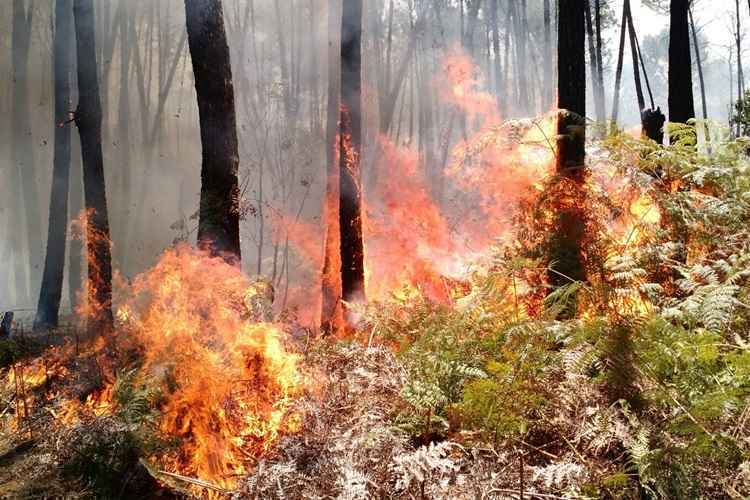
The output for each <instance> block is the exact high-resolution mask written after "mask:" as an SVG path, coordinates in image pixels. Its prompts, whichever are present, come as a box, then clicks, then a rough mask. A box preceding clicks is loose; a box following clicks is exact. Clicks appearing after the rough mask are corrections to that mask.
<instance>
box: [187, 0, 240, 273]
mask: <svg viewBox="0 0 750 500" xmlns="http://www.w3.org/2000/svg"><path fill="white" fill-rule="evenodd" d="M185 14H186V19H187V33H188V44H189V46H190V55H191V57H192V60H193V72H194V74H195V91H196V94H197V96H198V112H199V116H200V127H201V144H202V145H203V164H202V167H201V200H200V219H199V221H198V244H199V246H201V247H202V248H206V249H210V251H211V252H212V253H213V254H215V255H221V256H222V257H224V258H225V259H226V260H228V261H230V262H235V263H239V260H240V255H241V253H240V213H239V183H238V179H237V171H238V169H239V153H238V144H237V118H236V114H235V107H234V86H233V84H232V67H231V63H230V60H229V47H228V45H227V37H226V32H225V30H224V14H223V10H222V6H221V1H220V0H185Z"/></svg>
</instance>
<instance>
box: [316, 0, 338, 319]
mask: <svg viewBox="0 0 750 500" xmlns="http://www.w3.org/2000/svg"><path fill="white" fill-rule="evenodd" d="M327 8H328V33H329V35H328V36H329V38H328V105H327V109H326V170H325V172H326V198H325V221H326V239H325V250H324V257H323V259H324V260H323V272H322V280H321V286H322V303H321V314H320V323H321V330H322V331H323V332H325V333H332V332H334V331H336V330H338V328H339V327H340V326H341V325H342V323H343V321H342V316H341V258H340V238H341V231H340V229H339V184H340V176H339V165H338V164H337V158H338V149H339V148H340V143H339V142H338V141H337V138H338V127H339V115H340V102H339V101H340V95H341V68H340V64H339V63H340V58H341V40H340V35H341V30H340V27H341V2H338V1H331V2H329V3H328V7H327Z"/></svg>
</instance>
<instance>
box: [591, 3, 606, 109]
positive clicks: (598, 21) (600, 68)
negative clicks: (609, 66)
mask: <svg viewBox="0 0 750 500" xmlns="http://www.w3.org/2000/svg"><path fill="white" fill-rule="evenodd" d="M594 18H595V21H594V24H595V26H596V70H597V71H596V79H597V88H598V89H599V97H598V99H599V100H600V101H601V103H602V116H603V117H604V120H606V119H607V100H606V98H605V94H604V62H603V57H602V46H603V44H602V12H601V5H600V0H595V2H594Z"/></svg>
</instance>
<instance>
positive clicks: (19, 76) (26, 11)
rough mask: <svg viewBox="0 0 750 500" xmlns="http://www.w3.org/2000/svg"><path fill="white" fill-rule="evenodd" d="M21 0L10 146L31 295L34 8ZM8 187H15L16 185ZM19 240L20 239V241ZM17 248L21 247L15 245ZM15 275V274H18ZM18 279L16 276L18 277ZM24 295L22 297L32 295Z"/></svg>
mask: <svg viewBox="0 0 750 500" xmlns="http://www.w3.org/2000/svg"><path fill="white" fill-rule="evenodd" d="M25 4H26V2H24V0H13V6H12V8H13V29H12V31H13V32H12V35H11V45H12V47H11V48H12V54H13V57H12V63H13V102H12V119H13V127H12V128H13V146H12V155H13V163H14V165H15V166H14V168H16V169H17V173H18V177H19V178H20V181H21V185H20V187H21V189H22V194H21V195H19V196H18V198H17V199H18V200H19V201H20V203H19V209H20V208H21V207H23V209H22V210H23V213H24V214H25V218H26V227H25V228H24V231H25V232H26V235H27V243H28V263H29V274H28V276H29V281H30V288H29V290H30V292H31V297H33V296H34V295H36V293H37V286H38V284H39V278H40V275H41V272H42V236H41V229H40V228H41V227H42V225H41V223H42V216H41V213H40V210H39V191H38V188H37V183H36V175H35V170H36V167H35V165H34V152H33V137H32V130H31V112H30V109H29V83H30V82H29V80H28V68H29V49H30V46H31V24H32V18H33V12H34V10H33V8H32V6H31V5H29V6H28V7H26V6H25ZM11 189H17V187H16V186H13V187H11ZM19 243H20V242H19ZM18 252H19V253H21V252H20V247H19V249H18ZM17 276H18V275H17ZM17 279H18V278H17ZM31 297H24V298H29V299H30V298H31Z"/></svg>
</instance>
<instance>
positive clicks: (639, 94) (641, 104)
mask: <svg viewBox="0 0 750 500" xmlns="http://www.w3.org/2000/svg"><path fill="white" fill-rule="evenodd" d="M625 9H626V11H627V18H628V33H629V35H630V54H631V55H632V57H633V78H634V79H635V93H636V98H637V99H638V111H639V113H642V112H643V110H644V109H645V108H646V99H645V98H644V97H643V86H642V85H641V71H640V63H639V61H638V44H637V43H636V35H635V25H634V24H633V14H632V12H631V10H630V0H625Z"/></svg>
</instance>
